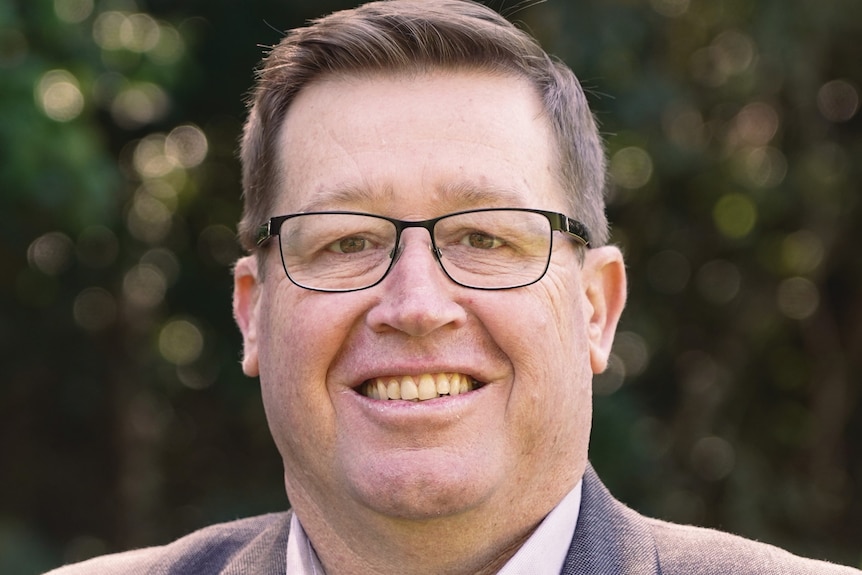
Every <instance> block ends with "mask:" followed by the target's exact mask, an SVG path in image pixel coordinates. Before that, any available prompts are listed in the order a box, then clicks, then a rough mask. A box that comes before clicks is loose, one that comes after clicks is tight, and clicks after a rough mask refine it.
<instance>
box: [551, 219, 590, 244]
mask: <svg viewBox="0 0 862 575" xmlns="http://www.w3.org/2000/svg"><path fill="white" fill-rule="evenodd" d="M553 215H554V216H556V217H555V218H553V219H555V220H556V221H555V222H553V223H554V228H555V229H558V230H560V231H561V232H566V233H567V234H569V235H570V236H573V237H574V238H576V239H577V240H578V241H580V242H581V243H583V244H584V247H586V248H588V247H590V232H589V231H588V230H587V227H586V226H585V225H584V224H582V223H581V222H579V221H577V220H573V219H572V218H570V217H568V216H566V215H564V214H553Z"/></svg>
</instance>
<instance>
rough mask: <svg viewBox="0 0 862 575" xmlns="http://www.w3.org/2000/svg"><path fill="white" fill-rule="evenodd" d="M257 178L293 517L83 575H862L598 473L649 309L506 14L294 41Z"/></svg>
mask: <svg viewBox="0 0 862 575" xmlns="http://www.w3.org/2000/svg"><path fill="white" fill-rule="evenodd" d="M242 160H243V165H244V189H245V213H244V216H243V220H242V222H241V224H240V237H241V239H242V242H243V244H244V246H245V247H246V248H247V250H248V251H249V255H248V256H246V257H244V258H242V259H240V260H239V261H238V262H237V264H236V269H235V297H234V313H235V316H236V319H237V323H238V324H239V327H240V330H241V331H242V334H243V338H244V354H243V362H242V365H243V369H244V371H245V373H246V374H247V375H249V376H252V377H258V376H259V378H260V382H261V388H262V393H263V401H264V405H265V408H266V413H267V417H268V421H269V425H270V429H271V431H272V434H273V437H274V439H275V443H276V445H277V447H278V449H279V451H280V453H281V456H282V458H283V460H284V480H285V486H286V490H287V495H288V497H289V499H290V503H291V507H292V510H291V511H290V512H287V513H280V514H273V515H268V516H264V517H257V518H251V519H245V520H241V521H238V522H234V523H229V524H223V525H216V526H213V527H210V528H207V529H204V530H202V531H199V532H196V533H193V534H191V535H189V536H187V537H185V538H183V539H181V540H179V541H177V542H175V543H172V544H170V545H167V546H164V547H160V548H154V549H146V550H139V551H133V552H128V553H125V554H120V555H115V556H110V557H106V558H102V559H96V560H93V561H90V562H88V563H84V564H82V565H80V566H76V567H71V568H68V570H67V571H66V570H64V571H61V573H64V574H67V575H68V574H73V573H88V574H101V573H125V574H143V573H160V574H180V573H182V574H184V575H196V574H200V575H203V574H215V573H225V574H227V573H233V574H259V575H264V574H265V575H284V574H290V575H294V574H312V573H316V574H324V573H326V574H328V575H343V574H370V573H373V574H397V575H411V574H416V575H419V574H427V575H432V574H433V575H438V574H465V575H468V574H469V575H476V574H491V573H503V574H508V575H513V574H526V573H535V574H554V573H572V574H573V573H579V574H610V573H620V574H622V573H633V574H634V573H637V574H658V573H663V574H680V575H682V574H698V573H704V574H709V573H715V574H719V573H720V574H726V573H734V574H779V573H780V574H799V575H802V574H806V575H807V574H811V573H830V574H831V573H834V574H841V573H846V574H850V573H858V572H857V571H855V570H852V569H848V568H842V567H837V566H833V565H829V564H826V563H821V562H816V561H811V560H807V559H801V558H798V557H794V556H792V555H790V554H788V553H786V552H784V551H781V550H779V549H776V548H774V547H769V546H766V545H762V544H758V543H754V542H750V541H746V540H743V539H740V538H737V537H734V536H731V535H727V534H722V533H719V532H715V531H708V530H702V529H697V528H691V527H682V526H676V525H671V524H668V523H663V522H660V521H656V520H651V519H647V518H645V517H642V516H640V515H638V514H637V513H635V512H633V511H631V510H629V509H628V508H626V507H624V506H623V505H622V504H620V503H618V502H617V501H615V500H614V499H613V498H612V497H611V496H610V495H609V494H608V492H607V491H606V490H605V489H604V487H603V486H602V485H601V483H600V482H599V480H598V478H597V477H596V476H595V474H594V473H593V471H592V469H591V468H590V467H589V464H588V455H587V447H588V443H589V434H590V425H591V409H592V405H591V386H592V377H593V375H594V374H595V373H599V372H601V371H602V370H603V369H604V368H605V365H606V363H607V358H608V355H609V353H610V350H611V345H612V342H613V336H614V330H615V328H616V324H617V320H618V318H619V316H620V314H621V312H622V309H623V305H624V303H625V296H626V285H625V282H626V280H625V271H624V265H623V260H622V256H621V254H620V252H619V250H618V249H617V248H616V247H613V246H610V245H607V243H606V242H607V239H608V229H607V222H606V220H605V216H604V201H603V190H604V170H605V166H604V154H603V149H602V144H601V141H600V138H599V136H598V132H597V129H596V125H595V122H594V120H593V118H592V115H591V113H590V111H589V109H588V107H587V103H586V99H585V97H584V94H583V91H582V90H581V88H580V86H579V85H578V82H577V80H576V79H575V76H574V75H573V74H572V72H571V71H570V70H569V69H568V68H566V67H565V66H563V65H562V64H560V63H558V62H556V61H555V60H553V59H551V58H550V57H549V56H548V55H547V54H545V52H544V51H542V49H541V48H539V46H538V45H537V44H536V43H535V42H534V41H533V40H532V39H531V38H529V37H528V36H526V35H525V34H524V33H522V32H521V31H519V30H517V29H516V28H515V27H514V26H512V25H511V24H509V23H508V22H506V21H505V20H504V19H503V18H501V17H500V16H498V15H497V14H496V13H494V12H493V11H491V10H489V9H487V8H485V7H483V6H481V5H478V4H474V3H472V2H469V1H464V0H391V1H384V2H378V3H372V4H367V5H365V6H362V7H360V8H357V9H356V10H352V11H347V12H340V13H336V14H333V15H331V16H328V17H326V18H323V19H321V20H319V21H316V22H314V23H312V24H311V25H310V26H308V27H306V28H302V29H298V30H294V31H292V32H291V33H289V34H288V36H287V37H286V38H285V39H284V40H283V41H282V42H281V44H279V45H278V46H276V47H275V48H273V50H272V52H271V53H270V54H269V55H268V57H267V58H266V59H265V61H264V64H263V68H262V70H261V73H260V76H259V80H258V84H257V87H256V91H255V92H254V95H253V101H252V108H251V112H250V115H249V119H248V122H247V124H246V128H245V132H244V135H243V141H242Z"/></svg>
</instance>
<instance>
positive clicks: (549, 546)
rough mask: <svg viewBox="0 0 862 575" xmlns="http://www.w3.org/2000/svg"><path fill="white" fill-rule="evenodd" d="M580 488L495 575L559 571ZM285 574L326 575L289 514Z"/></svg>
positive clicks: (540, 574)
mask: <svg viewBox="0 0 862 575" xmlns="http://www.w3.org/2000/svg"><path fill="white" fill-rule="evenodd" d="M582 487H583V482H582V481H578V484H577V485H575V487H574V489H572V490H571V491H569V493H568V494H567V495H566V496H565V497H564V498H563V499H562V501H560V502H559V503H558V504H557V506H556V507H554V508H553V509H552V510H551V512H550V513H548V515H546V516H545V518H544V519H543V520H542V522H541V523H539V526H538V527H537V528H536V530H535V531H533V534H532V535H530V538H529V539H527V540H526V541H525V542H524V544H523V545H522V546H521V548H520V549H518V551H517V553H515V554H514V555H513V556H512V558H511V559H509V561H508V562H506V564H505V565H504V566H503V568H502V569H501V570H500V571H499V572H498V574H497V575H547V574H548V573H560V572H561V571H562V569H563V563H564V562H565V561H566V555H567V554H568V552H569V546H570V545H571V543H572V537H573V536H574V534H575V526H576V525H577V523H578V511H579V510H580V508H581V489H582ZM287 573H288V574H289V575H325V574H326V572H325V571H324V570H323V566H322V565H321V564H320V560H319V559H318V558H317V553H315V551H314V548H313V547H312V546H311V541H309V539H308V536H307V535H306V534H305V530H304V529H303V528H302V525H301V524H300V522H299V518H298V517H297V516H296V513H293V514H291V518H290V533H289V534H288V536H287Z"/></svg>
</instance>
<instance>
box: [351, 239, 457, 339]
mask: <svg viewBox="0 0 862 575" xmlns="http://www.w3.org/2000/svg"><path fill="white" fill-rule="evenodd" d="M429 239H430V238H429V236H428V232H427V230H422V229H417V228H414V229H407V230H404V232H403V233H402V237H401V245H400V246H399V250H400V251H399V253H397V254H396V255H395V258H396V260H395V262H394V263H393V267H392V269H391V270H390V271H389V275H387V276H386V278H385V279H384V280H383V281H382V282H381V283H380V285H379V286H377V288H375V289H379V290H380V291H381V293H382V296H381V297H380V300H379V301H378V302H377V303H376V304H375V305H374V307H373V308H372V309H371V310H370V311H369V313H368V315H367V316H366V321H367V322H368V324H369V325H370V327H371V328H372V329H374V330H375V331H386V330H389V329H394V330H397V331H400V332H403V333H405V334H407V335H410V336H413V337H422V336H425V335H428V334H430V333H432V332H434V331H435V330H437V329H440V328H441V327H444V326H455V327H457V326H459V325H462V324H463V323H464V322H465V320H466V317H467V313H466V311H465V310H464V308H463V307H462V306H461V304H460V303H459V302H458V301H456V299H455V297H454V295H455V292H457V291H459V290H463V289H466V288H462V287H460V286H458V285H457V284H455V283H454V282H453V281H451V280H450V279H449V278H447V277H446V275H445V273H444V272H443V270H442V269H441V268H440V265H439V263H438V261H437V259H436V258H435V256H434V253H433V250H432V248H431V245H430V241H429Z"/></svg>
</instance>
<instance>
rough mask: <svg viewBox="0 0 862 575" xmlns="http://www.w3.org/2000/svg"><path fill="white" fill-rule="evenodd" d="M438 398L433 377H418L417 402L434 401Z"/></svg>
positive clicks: (425, 375)
mask: <svg viewBox="0 0 862 575" xmlns="http://www.w3.org/2000/svg"><path fill="white" fill-rule="evenodd" d="M435 397H439V395H438V394H437V384H436V383H435V382H434V376H432V375H428V374H427V373H426V374H424V375H421V376H419V400H420V401H421V400H423V399H434V398H435Z"/></svg>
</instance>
